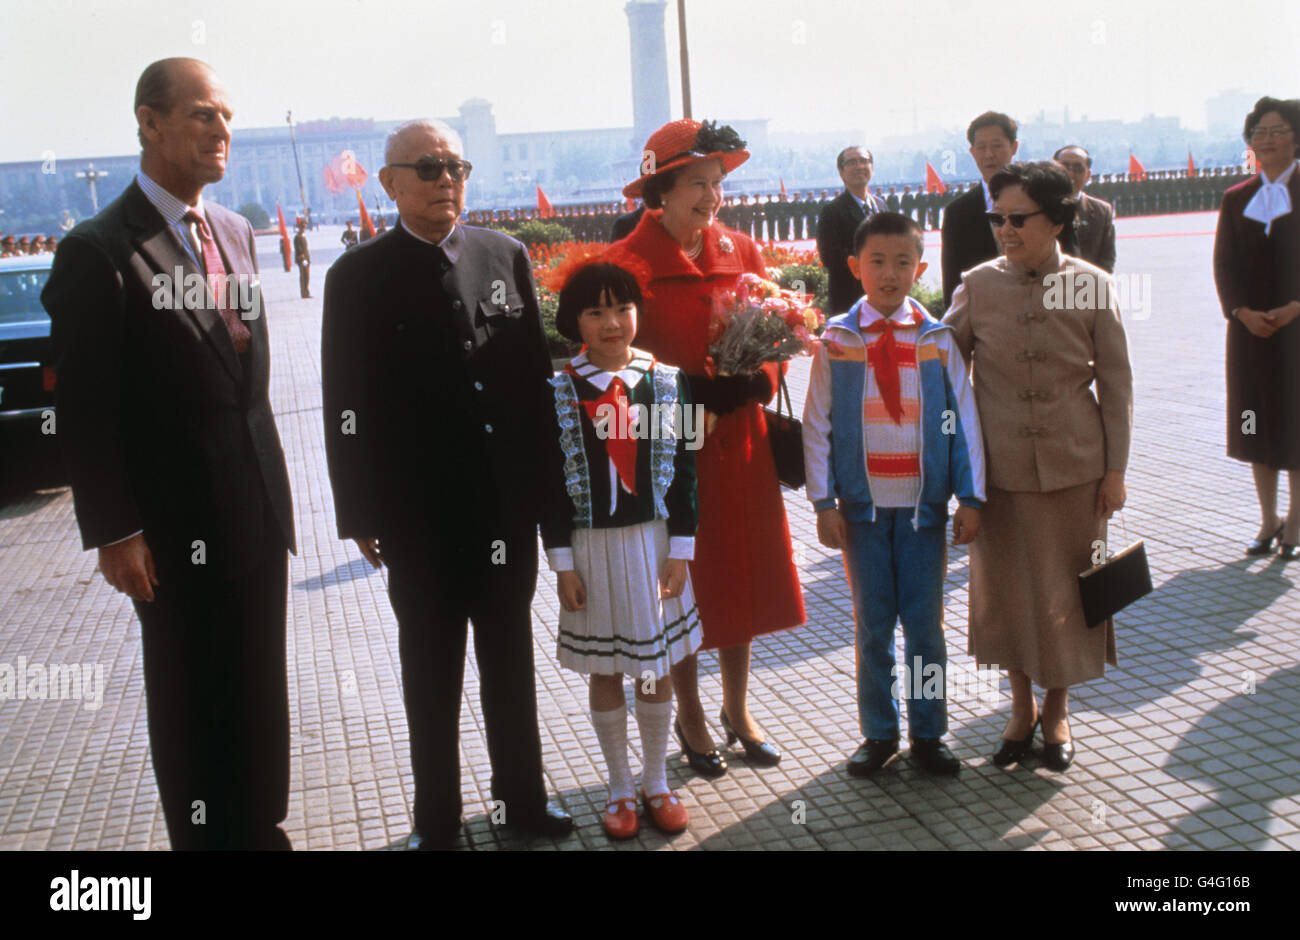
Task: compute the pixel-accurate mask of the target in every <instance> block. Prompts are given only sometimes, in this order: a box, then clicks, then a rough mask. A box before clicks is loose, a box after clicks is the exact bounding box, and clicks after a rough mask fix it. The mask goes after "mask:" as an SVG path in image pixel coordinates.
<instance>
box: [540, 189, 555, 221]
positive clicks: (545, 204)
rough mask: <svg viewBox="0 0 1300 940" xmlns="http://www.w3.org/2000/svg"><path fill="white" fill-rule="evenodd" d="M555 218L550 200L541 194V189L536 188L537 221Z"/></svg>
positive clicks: (544, 194)
mask: <svg viewBox="0 0 1300 940" xmlns="http://www.w3.org/2000/svg"><path fill="white" fill-rule="evenodd" d="M554 216H555V207H554V206H552V205H551V200H549V199H547V198H546V193H544V192H542V187H541V186H538V187H537V217H538V218H539V219H550V218H553V217H554Z"/></svg>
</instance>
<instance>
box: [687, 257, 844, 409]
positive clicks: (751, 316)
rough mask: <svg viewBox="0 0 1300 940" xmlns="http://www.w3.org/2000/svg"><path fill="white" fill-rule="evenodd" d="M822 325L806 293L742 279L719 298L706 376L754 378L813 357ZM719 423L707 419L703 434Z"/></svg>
mask: <svg viewBox="0 0 1300 940" xmlns="http://www.w3.org/2000/svg"><path fill="white" fill-rule="evenodd" d="M824 324H825V317H823V316H822V312H821V311H820V310H818V309H817V308H816V307H813V306H811V305H810V304H809V303H808V297H807V295H806V294H799V293H796V292H795V291H791V290H785V289H784V288H781V287H779V286H778V285H777V284H775V283H774V282H772V281H769V280H765V279H763V278H761V277H759V276H758V275H755V274H743V275H741V278H740V283H739V284H737V285H736V289H735V290H734V291H727V292H726V293H724V294H722V296H721V297H720V298H719V312H718V313H716V314H715V315H714V318H713V322H712V324H710V328H709V340H710V342H709V355H708V360H707V362H706V372H707V373H708V375H709V376H710V377H714V376H720V375H723V376H727V375H730V376H746V375H753V374H754V373H755V372H757V371H758V369H759V367H760V366H762V365H763V363H765V362H786V361H788V360H790V359H793V358H794V357H795V356H798V355H810V354H811V353H812V351H813V347H814V345H815V344H816V342H817V333H818V332H819V331H820V330H821V328H822V326H823V325H824ZM717 421H718V416H717V415H715V414H709V415H708V417H707V418H706V419H705V432H706V433H707V432H708V431H711V430H712V429H713V426H714V425H715V424H717Z"/></svg>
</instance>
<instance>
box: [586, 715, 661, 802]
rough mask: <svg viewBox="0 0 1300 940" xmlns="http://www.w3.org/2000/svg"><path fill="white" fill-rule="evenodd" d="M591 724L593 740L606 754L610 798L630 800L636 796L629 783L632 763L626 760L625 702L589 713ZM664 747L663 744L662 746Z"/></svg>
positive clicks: (630, 782) (633, 788)
mask: <svg viewBox="0 0 1300 940" xmlns="http://www.w3.org/2000/svg"><path fill="white" fill-rule="evenodd" d="M591 724H592V727H594V728H595V729H596V740H597V741H599V742H600V751H601V753H602V754H604V755H605V767H606V768H608V771H609V799H610V801H613V800H631V799H634V798H635V797H636V788H635V787H634V786H633V785H632V765H631V764H630V763H629V762H628V759H627V705H626V704H623V705H620V706H618V708H613V709H610V710H609V711H607V712H598V711H595V710H594V709H593V710H592V712H591ZM665 746H666V745H665Z"/></svg>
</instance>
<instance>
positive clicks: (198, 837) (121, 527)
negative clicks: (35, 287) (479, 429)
mask: <svg viewBox="0 0 1300 940" xmlns="http://www.w3.org/2000/svg"><path fill="white" fill-rule="evenodd" d="M135 115H136V121H137V123H138V124H139V137H140V141H141V144H142V145H143V148H144V151H143V153H142V154H141V157H140V172H139V173H138V174H137V176H136V178H135V180H134V182H132V183H131V184H130V185H129V186H128V187H127V188H126V191H125V192H124V193H123V194H122V195H121V196H119V197H118V198H117V199H116V200H114V201H113V203H112V204H110V205H109V206H107V207H106V208H105V209H104V210H103V211H102V212H100V213H99V215H97V216H95V217H94V218H93V219H91V220H89V221H87V222H83V223H82V224H81V225H78V226H77V227H76V228H75V229H73V230H72V231H71V232H70V233H69V234H68V236H67V237H66V238H65V239H64V240H63V243H62V244H61V245H60V246H59V250H58V253H57V254H56V255H55V258H54V267H53V270H52V271H51V273H50V279H49V283H48V284H47V285H46V287H45V291H44V293H43V294H42V297H41V299H42V301H43V302H44V304H45V308H46V309H47V310H48V311H49V313H50V317H51V319H52V321H53V340H54V347H55V356H56V361H57V371H58V417H59V426H58V436H59V438H60V440H61V441H62V443H63V446H64V452H65V456H66V460H67V467H68V472H69V475H70V478H71V481H72V495H73V502H74V505H75V507H76V513H77V522H78V525H79V526H80V529H81V537H82V544H83V546H84V547H85V548H86V549H92V548H93V549H97V550H98V553H99V568H100V570H101V571H102V572H103V575H104V578H105V580H107V581H108V583H109V584H111V585H112V586H113V587H115V588H116V589H117V590H119V591H121V592H123V593H124V594H127V595H129V596H130V597H131V599H132V600H133V601H134V603H135V609H136V613H137V614H138V615H139V617H140V625H141V631H142V638H143V652H144V681H145V692H146V696H147V700H148V716H149V740H150V744H151V746H152V757H153V765H154V773H155V775H156V777H157V780H158V791H159V794H160V796H161V798H162V805H163V813H164V815H165V816H166V819H167V833H168V836H169V837H170V839H171V844H172V847H173V848H175V849H287V848H289V847H290V846H289V839H288V837H287V836H286V835H285V833H284V831H283V830H282V829H280V828H279V824H280V822H281V821H282V820H283V819H284V817H285V813H286V810H287V808H288V799H289V698H288V692H287V686H286V682H285V648H284V645H285V595H286V590H287V571H288V556H287V552H288V551H292V550H293V547H294V529H293V507H292V504H291V501H290V496H289V477H288V473H287V472H286V470H285V463H284V453H283V451H282V450H281V447H280V438H279V435H278V433H277V432H276V427H275V417H274V415H273V414H272V413H271V404H270V401H269V400H268V398H267V386H268V381H269V349H268V342H267V327H266V319H265V317H264V316H263V315H262V314H263V311H262V304H261V292H260V284H259V282H258V279H257V264H256V255H255V248H254V243H253V230H252V227H251V226H250V225H249V223H248V221H247V220H246V219H244V218H243V217H242V216H239V215H236V214H235V213H233V212H231V211H229V210H227V209H223V208H222V207H220V206H217V205H214V204H213V203H211V202H206V201H204V199H203V197H202V193H203V187H204V186H205V185H207V184H208V183H215V182H217V181H219V180H220V179H221V178H222V176H224V175H225V170H226V159H227V156H228V153H229V147H230V118H231V108H230V103H229V100H228V98H227V95H226V91H225V89H224V88H223V87H222V85H221V82H220V81H219V80H218V78H217V76H216V75H215V74H214V73H213V71H212V70H211V68H209V67H208V66H207V65H206V64H204V63H202V62H199V61H198V60H196V59H164V60H162V61H159V62H155V63H153V64H152V65H150V66H149V67H148V68H146V69H145V71H144V72H143V74H142V75H141V76H140V81H139V83H138V85H137V86H136V94H135ZM205 282H206V283H205Z"/></svg>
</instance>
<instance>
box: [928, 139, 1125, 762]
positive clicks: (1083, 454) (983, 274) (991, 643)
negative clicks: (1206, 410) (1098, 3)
mask: <svg viewBox="0 0 1300 940" xmlns="http://www.w3.org/2000/svg"><path fill="white" fill-rule="evenodd" d="M989 190H990V192H991V194H992V196H993V212H991V213H989V221H990V222H991V223H992V224H993V226H994V235H995V236H996V237H997V241H998V246H999V248H1000V249H1001V250H1002V255H1001V257H998V258H995V259H994V260H992V261H988V262H985V263H984V264H981V265H979V266H978V267H975V268H972V269H971V270H969V271H966V272H965V273H964V274H963V275H962V283H961V286H959V287H958V288H957V290H956V292H955V293H954V294H953V298H952V306H951V307H950V308H949V310H948V314H947V316H946V317H945V318H944V322H945V323H948V324H949V325H951V326H952V327H953V328H954V329H955V330H956V334H957V344H958V346H959V347H960V348H961V351H962V353H963V355H964V356H965V357H966V361H967V362H968V363H970V364H971V370H972V373H973V376H974V383H975V401H976V404H977V405H978V407H979V414H980V423H981V424H982V425H983V429H984V449H985V454H986V460H987V466H988V503H987V505H986V506H985V509H984V519H983V522H982V525H981V526H980V532H979V535H978V536H977V537H976V539H975V542H974V543H973V544H972V547H971V562H970V566H971V573H970V651H971V653H973V654H974V656H975V659H976V662H977V663H979V664H980V665H981V666H991V667H992V668H995V669H996V668H1001V669H1006V670H1007V672H1008V674H1009V678H1010V680H1011V694H1012V702H1011V718H1010V720H1009V721H1008V722H1007V727H1006V730H1005V731H1004V732H1003V736H1002V746H1001V748H1000V749H999V750H998V752H997V753H996V754H994V755H993V762H994V763H995V764H997V765H998V766H1005V765H1007V764H1011V763H1014V762H1016V761H1019V760H1020V759H1021V758H1023V757H1024V756H1026V755H1027V754H1028V753H1029V752H1030V750H1031V745H1032V743H1033V739H1034V729H1035V728H1036V727H1037V726H1038V724H1039V723H1040V722H1041V724H1042V727H1043V741H1044V742H1045V743H1046V747H1044V749H1043V762H1044V764H1046V766H1048V767H1050V768H1051V769H1053V770H1065V769H1066V768H1067V767H1069V766H1070V762H1071V761H1072V760H1073V759H1074V745H1073V743H1072V741H1071V739H1070V726H1069V723H1068V721H1067V718H1066V716H1067V711H1068V708H1067V706H1068V696H1069V687H1070V686H1072V685H1074V684H1075V683H1077V682H1084V681H1086V680H1088V679H1095V678H1097V677H1099V676H1101V675H1102V673H1103V671H1104V669H1105V664H1106V663H1110V664H1111V665H1114V664H1115V634H1114V630H1113V628H1112V625H1111V622H1110V621H1109V620H1107V621H1106V622H1104V623H1103V624H1101V625H1099V626H1097V627H1095V628H1093V629H1089V628H1088V626H1087V624H1086V623H1085V622H1084V618H1083V607H1082V603H1081V601H1080V599H1079V589H1078V582H1077V575H1078V574H1079V572H1081V571H1084V570H1086V569H1088V568H1089V567H1090V566H1091V564H1092V562H1093V559H1094V555H1095V554H1096V553H1097V550H1098V548H1099V547H1100V546H1099V545H1097V544H1096V543H1097V542H1098V541H1099V540H1101V541H1102V542H1104V540H1105V520H1106V519H1107V518H1109V517H1110V515H1111V513H1113V512H1114V511H1115V510H1116V509H1119V508H1121V507H1122V506H1123V505H1124V499H1125V492H1124V469H1125V467H1126V465H1127V463H1128V452H1129V435H1130V431H1131V428H1132V415H1133V406H1132V401H1133V394H1132V393H1133V378H1132V372H1131V370H1130V368H1129V360H1128V343H1127V340H1126V338H1125V336H1124V327H1123V325H1122V324H1121V323H1120V315H1119V308H1118V306H1117V305H1116V303H1115V298H1114V291H1113V289H1112V281H1111V278H1110V275H1108V274H1107V273H1106V272H1105V271H1103V270H1102V269H1101V268H1098V267H1095V266H1093V265H1091V264H1089V263H1088V262H1086V261H1081V260H1080V259H1078V258H1073V257H1070V256H1069V255H1065V254H1062V253H1061V251H1060V249H1059V247H1058V245H1057V236H1058V235H1059V234H1060V233H1061V231H1062V229H1063V228H1064V227H1066V226H1069V225H1070V224H1071V223H1072V221H1073V218H1074V211H1075V203H1074V199H1073V196H1072V193H1073V190H1074V187H1073V185H1072V183H1071V181H1070V178H1069V176H1068V175H1067V174H1066V172H1065V170H1064V169H1062V168H1061V167H1060V165H1058V164H1056V163H1051V162H1042V163H1013V164H1011V165H1010V166H1008V167H1006V168H1005V169H1003V170H1002V171H1000V172H999V173H998V174H997V175H995V176H994V177H993V178H992V179H991V180H990V181H989ZM1094 382H1095V383H1096V397H1094V395H1093V391H1092V385H1093V384H1094ZM1032 683H1037V684H1038V685H1039V686H1041V687H1043V688H1045V689H1046V690H1047V693H1046V695H1045V696H1044V698H1043V704H1042V708H1041V711H1040V709H1039V706H1038V703H1037V701H1036V700H1035V698H1034V692H1033V685H1032Z"/></svg>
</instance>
